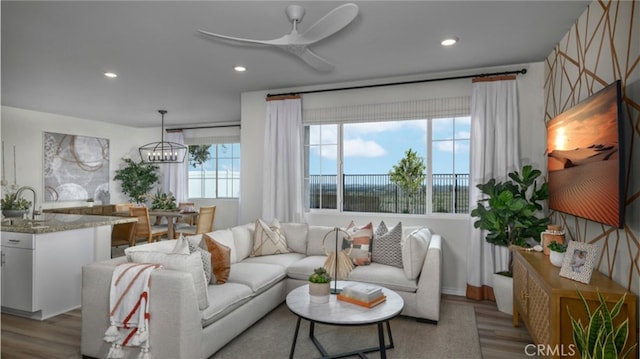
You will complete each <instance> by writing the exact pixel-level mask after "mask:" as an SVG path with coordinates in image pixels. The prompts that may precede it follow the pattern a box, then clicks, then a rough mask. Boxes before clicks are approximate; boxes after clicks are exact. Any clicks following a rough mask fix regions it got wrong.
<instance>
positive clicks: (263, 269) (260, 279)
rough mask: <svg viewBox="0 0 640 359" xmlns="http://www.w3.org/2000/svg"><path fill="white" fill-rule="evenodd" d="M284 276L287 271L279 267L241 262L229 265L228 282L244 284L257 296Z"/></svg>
mask: <svg viewBox="0 0 640 359" xmlns="http://www.w3.org/2000/svg"><path fill="white" fill-rule="evenodd" d="M286 275H287V270H286V268H284V267H283V266H281V265H277V264H266V263H247V262H245V261H242V262H240V263H235V264H232V265H231V273H230V275H229V280H228V282H230V283H240V284H244V285H246V286H248V287H249V288H251V290H252V291H253V293H254V294H259V293H262V292H263V291H264V290H266V289H268V288H269V287H271V285H273V283H277V282H279V281H281V280H282V279H283V278H285V277H286Z"/></svg>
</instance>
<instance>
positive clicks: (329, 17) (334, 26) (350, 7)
mask: <svg viewBox="0 0 640 359" xmlns="http://www.w3.org/2000/svg"><path fill="white" fill-rule="evenodd" d="M356 16H358V5H356V4H351V3H349V4H344V5H340V6H338V7H336V8H335V9H333V10H331V11H330V12H329V13H328V14H326V15H325V16H323V17H322V18H321V19H320V20H318V21H316V22H315V23H314V24H313V25H311V27H309V28H308V29H307V30H306V31H304V32H303V33H302V34H301V35H299V36H297V37H296V38H295V39H291V40H292V43H293V44H296V45H310V44H313V43H314V42H318V41H320V40H322V39H324V38H327V37H329V36H331V35H333V34H335V33H336V32H338V31H340V30H341V29H342V28H344V27H345V26H347V25H349V24H350V23H351V21H353V19H355V18H356Z"/></svg>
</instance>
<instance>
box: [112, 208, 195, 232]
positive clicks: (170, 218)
mask: <svg viewBox="0 0 640 359" xmlns="http://www.w3.org/2000/svg"><path fill="white" fill-rule="evenodd" d="M113 215H115V216H123V217H128V216H129V212H113ZM197 216H198V211H192V212H191V211H189V212H187V211H181V210H164V209H149V217H165V218H166V219H167V232H168V233H167V236H168V238H169V239H175V232H176V231H175V229H176V223H175V221H176V219H177V218H183V219H188V218H196V217H197Z"/></svg>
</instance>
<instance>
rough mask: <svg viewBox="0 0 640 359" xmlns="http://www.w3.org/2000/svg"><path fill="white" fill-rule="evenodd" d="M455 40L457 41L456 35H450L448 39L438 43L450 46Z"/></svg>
mask: <svg viewBox="0 0 640 359" xmlns="http://www.w3.org/2000/svg"><path fill="white" fill-rule="evenodd" d="M456 42H458V38H457V37H450V38H448V39H444V40H442V42H441V43H440V44H441V45H442V46H451V45H454V44H455V43H456Z"/></svg>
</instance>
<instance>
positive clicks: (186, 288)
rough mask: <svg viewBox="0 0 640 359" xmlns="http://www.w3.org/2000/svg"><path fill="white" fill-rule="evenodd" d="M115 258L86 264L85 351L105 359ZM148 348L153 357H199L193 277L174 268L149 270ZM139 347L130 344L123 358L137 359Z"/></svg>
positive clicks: (197, 316) (83, 289) (83, 303)
mask: <svg viewBox="0 0 640 359" xmlns="http://www.w3.org/2000/svg"><path fill="white" fill-rule="evenodd" d="M124 262H126V259H125V258H116V259H112V260H107V261H103V262H97V263H93V264H89V265H86V266H84V267H83V268H82V339H81V353H82V354H83V355H86V356H90V357H95V358H104V357H106V356H107V353H108V352H109V348H110V344H109V343H106V342H105V341H104V340H103V338H104V332H105V331H106V330H107V328H108V327H109V287H110V285H111V276H112V273H113V270H114V269H115V267H116V266H117V265H118V264H120V263H124ZM149 316H150V319H149V335H150V340H149V344H150V351H151V353H152V355H153V358H154V359H159V358H201V357H203V354H202V353H201V342H202V324H201V319H200V318H201V317H200V311H199V309H198V301H197V298H196V291H195V287H194V285H193V280H192V278H191V275H190V274H189V273H186V272H179V271H174V270H164V269H161V270H158V271H155V272H153V273H152V274H151V285H150V288H149ZM139 353H140V350H139V349H138V348H126V349H125V358H137V357H138V354H139Z"/></svg>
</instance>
